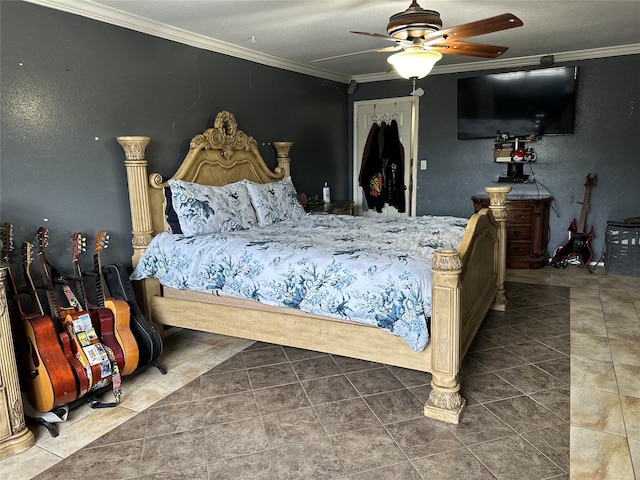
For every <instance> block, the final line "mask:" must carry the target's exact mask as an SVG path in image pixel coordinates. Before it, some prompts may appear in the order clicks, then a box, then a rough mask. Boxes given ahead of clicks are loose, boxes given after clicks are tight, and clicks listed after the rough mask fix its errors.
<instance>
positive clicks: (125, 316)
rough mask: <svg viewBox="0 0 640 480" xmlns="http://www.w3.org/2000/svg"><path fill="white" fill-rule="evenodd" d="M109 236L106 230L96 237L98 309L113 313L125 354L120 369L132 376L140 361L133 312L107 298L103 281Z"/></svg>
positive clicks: (120, 303) (125, 303) (95, 267)
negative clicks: (134, 332)
mask: <svg viewBox="0 0 640 480" xmlns="http://www.w3.org/2000/svg"><path fill="white" fill-rule="evenodd" d="M108 241H109V236H108V235H107V233H106V232H105V231H104V230H100V231H99V232H98V234H97V235H96V245H95V248H94V251H93V264H94V270H95V275H96V302H97V304H98V307H106V308H108V309H109V310H111V312H112V313H113V318H114V320H115V326H114V332H115V336H116V339H117V340H118V343H119V344H120V346H121V347H122V351H123V352H124V367H123V368H121V369H120V372H121V373H122V375H130V374H132V373H133V372H134V371H135V369H136V368H138V363H139V361H140V349H139V347H138V342H137V340H136V337H135V336H134V335H133V331H132V330H131V310H130V308H129V304H128V303H127V302H125V301H124V300H116V299H115V298H112V297H105V295H104V288H103V285H104V283H103V280H102V264H101V263H102V262H101V259H100V254H101V253H102V250H104V249H105V248H107V244H108Z"/></svg>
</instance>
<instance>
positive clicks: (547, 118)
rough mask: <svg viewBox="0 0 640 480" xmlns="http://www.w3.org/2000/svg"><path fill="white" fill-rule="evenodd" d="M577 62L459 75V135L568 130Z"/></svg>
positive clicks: (570, 129) (564, 132)
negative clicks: (487, 73) (574, 65)
mask: <svg viewBox="0 0 640 480" xmlns="http://www.w3.org/2000/svg"><path fill="white" fill-rule="evenodd" d="M576 86H577V67H553V68H542V69H537V70H528V71H521V72H509V73H498V74H493V75H484V76H479V77H469V78H460V79H458V138H459V139H470V138H495V137H496V135H497V132H498V131H500V132H501V133H509V134H510V135H511V136H516V137H524V136H528V135H536V136H538V135H567V134H572V133H573V129H574V124H575V104H576Z"/></svg>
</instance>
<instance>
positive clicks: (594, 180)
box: [584, 173, 598, 188]
mask: <svg viewBox="0 0 640 480" xmlns="http://www.w3.org/2000/svg"><path fill="white" fill-rule="evenodd" d="M596 185H598V174H597V173H594V174H593V175H591V174H590V173H589V174H588V175H587V180H586V182H585V184H584V186H585V187H587V188H591V187H595V186H596Z"/></svg>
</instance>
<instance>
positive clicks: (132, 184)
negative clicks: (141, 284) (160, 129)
mask: <svg viewBox="0 0 640 480" xmlns="http://www.w3.org/2000/svg"><path fill="white" fill-rule="evenodd" d="M150 140H151V139H150V138H149V137H118V142H119V143H120V144H121V145H122V147H123V148H124V151H125V156H126V160H125V166H126V168H127V179H128V185H129V203H130V207H131V220H132V227H133V231H132V233H133V240H132V244H133V248H134V255H133V264H134V266H135V265H137V262H138V260H139V258H140V255H141V254H142V252H143V251H144V250H145V249H146V247H147V246H148V245H149V242H150V241H151V238H153V236H154V235H156V234H157V233H159V232H161V231H165V230H167V229H168V225H167V223H166V218H165V196H164V188H165V187H166V186H167V181H166V180H165V179H163V178H162V176H161V175H160V174H159V173H152V174H151V175H149V177H148V180H147V161H146V160H145V158H144V150H145V148H146V146H147V145H148V144H149V142H150ZM272 143H273V145H274V147H275V148H276V150H277V156H278V167H276V169H275V171H272V170H271V169H270V168H269V167H268V166H267V164H266V163H265V161H264V159H263V158H262V156H261V155H260V152H259V151H258V143H257V142H256V141H255V139H254V138H253V137H251V136H249V135H247V134H246V133H244V132H243V131H242V130H239V129H238V124H237V122H236V119H235V117H234V116H233V114H232V113H230V112H226V111H223V112H220V113H218V115H217V116H216V119H215V121H214V124H213V128H209V129H207V130H205V131H204V132H203V133H199V134H198V135H196V136H195V137H193V138H192V139H191V142H190V144H189V152H188V153H187V155H186V157H185V158H184V160H183V161H182V163H181V165H180V167H179V168H178V169H177V171H176V173H175V174H174V175H173V176H172V177H171V178H173V179H178V180H185V181H187V182H193V183H200V184H203V185H214V186H220V185H227V184H229V183H233V182H237V181H239V180H243V179H247V180H251V181H253V182H257V183H268V182H274V181H277V180H281V179H283V178H286V177H288V176H289V175H291V169H290V161H291V159H290V158H289V150H290V148H291V145H292V143H291V142H272Z"/></svg>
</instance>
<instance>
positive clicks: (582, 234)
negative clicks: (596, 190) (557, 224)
mask: <svg viewBox="0 0 640 480" xmlns="http://www.w3.org/2000/svg"><path fill="white" fill-rule="evenodd" d="M597 184H598V175H595V174H594V175H591V174H588V175H587V180H586V182H585V184H584V186H585V187H586V188H585V191H584V199H583V200H582V210H581V211H580V219H579V220H578V226H576V220H575V219H573V221H572V222H571V225H570V226H569V229H568V230H569V240H568V241H567V243H565V244H564V245H563V246H562V247H560V248H559V249H558V250H557V251H556V253H555V255H554V256H553V258H552V259H551V265H554V264H556V265H557V264H560V263H562V262H566V261H567V260H569V259H574V258H575V259H577V260H579V261H580V264H581V265H582V266H583V267H586V266H587V265H589V262H591V259H592V258H593V251H592V250H591V245H590V243H591V240H592V239H593V237H594V236H595V235H594V233H593V226H591V228H590V229H589V231H588V232H587V231H586V230H585V223H586V220H587V211H588V210H589V197H590V196H591V189H592V188H593V187H595V186H596V185H597ZM565 264H566V263H565Z"/></svg>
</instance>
